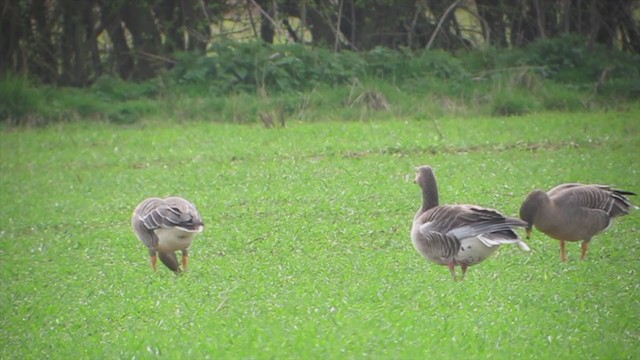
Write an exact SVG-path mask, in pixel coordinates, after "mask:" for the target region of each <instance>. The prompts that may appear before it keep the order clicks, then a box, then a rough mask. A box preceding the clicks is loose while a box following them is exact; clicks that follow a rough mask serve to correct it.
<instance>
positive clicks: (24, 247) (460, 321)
mask: <svg viewBox="0 0 640 360" xmlns="http://www.w3.org/2000/svg"><path fill="white" fill-rule="evenodd" d="M639 119H640V108H637V107H632V108H631V109H629V110H620V111H609V112H591V113H586V112H580V113H553V112H545V113H540V114H530V115H525V116H513V117H482V118H456V117H449V118H441V119H438V120H419V119H415V118H414V117H411V118H390V119H387V120H384V121H375V122H344V121H342V122H333V121H328V122H311V123H308V122H289V123H287V126H286V127H285V128H272V129H266V128H264V127H263V126H261V125H260V126H259V125H238V124H220V123H215V124H213V123H208V122H187V123H175V124H172V123H168V122H144V121H143V122H139V123H136V124H133V125H114V124H110V123H106V122H104V123H103V122H92V123H81V122H77V123H76V122H72V123H66V124H54V125H50V126H47V127H43V128H21V129H10V128H8V129H5V130H3V131H2V132H0V146H1V148H0V189H1V192H0V197H1V198H0V256H1V259H2V260H0V261H1V264H2V266H1V267H0V287H1V289H2V290H1V291H0V309H1V312H2V317H1V318H0V358H2V359H42V358H58V359H67V358H82V359H131V358H136V359H146V358H165V359H203V358H211V359H238V358H243V359H267V358H274V359H288V358H298V359H317V358H326V359H341V358H346V359H349V358H357V359H359V358H374V359H454V358H472V359H479V358H496V359H498V358H500V359H505V358H512V359H540V358H549V359H551V358H553V359H579V358H588V359H638V358H640V281H638V279H639V275H640V261H639V259H640V246H639V245H640V242H639V241H638V238H639V236H638V233H639V231H640V213H639V212H634V213H632V214H631V215H629V216H626V217H624V218H621V219H619V220H618V221H617V222H616V223H615V224H614V226H613V227H612V228H610V229H609V230H608V231H607V232H605V233H603V234H600V235H598V236H597V237H596V238H595V239H594V241H593V242H592V245H591V248H590V252H589V254H588V258H587V260H586V261H580V260H579V257H580V246H579V245H578V244H576V243H571V244H569V245H568V255H569V261H568V262H567V263H561V262H560V253H559V243H558V242H557V241H555V240H552V239H550V238H548V237H546V236H545V235H543V234H541V233H539V232H534V234H533V237H532V239H531V240H529V241H528V244H529V245H530V247H531V248H532V251H531V252H529V253H526V252H522V251H520V249H518V248H517V247H515V246H512V247H502V248H501V249H500V250H499V251H498V252H497V253H496V254H495V255H494V256H493V257H491V258H490V259H488V260H487V261H485V262H484V263H482V264H480V265H477V266H474V267H471V268H470V269H469V271H468V273H467V277H466V279H465V280H464V281H462V282H453V281H452V279H451V276H450V274H449V271H448V270H447V268H446V267H442V266H437V265H433V264H430V263H427V262H426V260H425V259H423V258H422V257H421V256H420V255H419V254H418V253H417V252H416V251H415V250H414V249H413V246H412V244H411V240H410V237H409V230H410V227H411V222H412V220H413V215H414V213H415V211H416V209H417V208H418V206H419V203H420V192H419V189H418V187H417V186H416V185H415V184H413V178H414V172H413V170H414V167H415V166H417V165H423V164H429V165H432V166H433V167H434V169H435V171H436V176H437V177H438V181H439V189H440V199H441V202H442V203H474V204H479V205H484V206H489V207H494V208H497V209H499V210H501V211H502V212H504V213H506V214H508V215H513V216H517V213H518V209H519V206H520V203H521V201H522V200H523V199H524V197H525V196H526V194H527V193H528V192H529V191H531V190H532V189H534V188H543V189H546V188H550V187H552V186H554V185H556V184H558V183H561V182H587V183H589V182H591V183H606V184H612V185H615V186H617V187H619V188H622V189H626V190H631V191H635V192H640V165H638V164H639V163H638V154H639V153H640V120H639ZM168 195H180V196H183V197H185V198H188V199H190V200H192V201H193V202H194V203H195V204H196V206H197V207H198V209H199V210H200V213H201V214H202V215H203V218H204V221H205V225H206V228H205V231H204V233H203V234H200V235H199V236H198V237H196V239H195V241H194V243H193V245H192V247H191V263H190V270H189V272H187V273H186V274H184V275H183V276H175V275H174V274H173V273H171V272H170V271H169V270H167V269H166V268H164V267H159V271H158V272H157V273H154V272H153V271H152V270H151V267H150V265H149V259H148V254H147V251H146V248H144V246H143V245H142V244H141V243H140V242H139V241H138V240H137V239H136V238H135V236H134V234H133V232H132V229H131V226H130V216H131V212H132V210H133V208H134V207H135V206H136V205H137V204H138V203H139V202H140V201H141V200H142V199H144V198H145V197H150V196H168ZM633 201H634V202H635V203H636V204H639V203H640V200H639V199H638V198H637V197H636V198H635V199H633ZM522 233H523V232H522ZM523 235H524V234H523Z"/></svg>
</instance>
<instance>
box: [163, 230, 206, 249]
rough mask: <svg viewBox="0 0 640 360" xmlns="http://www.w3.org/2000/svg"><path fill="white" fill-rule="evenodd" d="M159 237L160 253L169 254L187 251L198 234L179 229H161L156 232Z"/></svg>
mask: <svg viewBox="0 0 640 360" xmlns="http://www.w3.org/2000/svg"><path fill="white" fill-rule="evenodd" d="M155 233H156V236H157V237H158V249H157V250H158V251H162V252H169V251H177V250H182V249H186V248H188V247H189V245H191V241H192V240H193V237H194V236H195V235H196V233H193V232H188V231H184V230H180V229H177V228H160V229H156V230H155Z"/></svg>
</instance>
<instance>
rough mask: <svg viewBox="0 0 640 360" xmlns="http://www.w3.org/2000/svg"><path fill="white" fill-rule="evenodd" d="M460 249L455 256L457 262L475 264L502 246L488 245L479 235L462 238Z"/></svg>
mask: <svg viewBox="0 0 640 360" xmlns="http://www.w3.org/2000/svg"><path fill="white" fill-rule="evenodd" d="M460 244H461V246H460V251H458V254H457V255H456V256H454V257H453V259H454V260H455V261H456V262H457V263H464V264H467V265H475V264H477V263H480V262H482V261H483V260H484V259H486V258H488V257H489V256H490V255H491V254H493V253H494V252H495V251H496V250H498V248H499V247H500V246H497V245H496V246H491V247H489V246H487V245H485V244H483V243H482V241H480V240H479V239H478V238H477V237H471V238H466V239H462V241H461V242H460Z"/></svg>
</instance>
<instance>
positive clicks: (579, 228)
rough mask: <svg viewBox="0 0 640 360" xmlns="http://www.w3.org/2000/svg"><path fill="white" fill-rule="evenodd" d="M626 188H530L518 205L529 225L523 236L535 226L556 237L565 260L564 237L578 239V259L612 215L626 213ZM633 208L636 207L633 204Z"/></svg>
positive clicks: (610, 219)
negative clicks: (579, 245) (579, 243)
mask: <svg viewBox="0 0 640 360" xmlns="http://www.w3.org/2000/svg"><path fill="white" fill-rule="evenodd" d="M625 195H635V194H634V193H632V192H629V191H623V190H614V189H612V188H611V187H610V186H607V185H583V184H562V185H558V186H556V187H554V188H553V189H551V190H549V191H548V192H544V191H541V190H534V191H532V192H531V193H529V195H528V196H527V198H526V199H525V200H524V202H523V203H522V206H521V207H520V218H521V219H522V220H524V221H526V222H527V223H529V225H528V226H527V228H526V232H527V239H529V237H530V236H531V229H532V227H533V226H535V227H536V228H537V229H538V230H540V231H542V232H543V233H545V234H547V235H548V236H550V237H552V238H554V239H557V240H560V258H561V259H562V261H567V253H566V250H565V241H579V240H582V255H581V257H580V258H581V259H583V260H584V258H585V257H586V256H587V250H588V249H589V242H590V241H591V238H592V237H593V236H594V235H596V234H598V233H599V232H602V231H604V230H605V229H607V228H608V227H609V226H610V225H611V223H612V221H613V219H614V218H616V217H618V216H622V215H626V214H628V213H629V211H630V210H631V208H633V207H635V206H633V205H632V204H631V202H630V201H629V199H627V198H626V197H625ZM636 208H637V207H636Z"/></svg>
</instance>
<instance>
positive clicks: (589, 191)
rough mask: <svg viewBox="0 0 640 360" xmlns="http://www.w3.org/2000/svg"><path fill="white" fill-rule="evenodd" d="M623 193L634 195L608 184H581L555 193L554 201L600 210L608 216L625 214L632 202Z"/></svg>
mask: <svg viewBox="0 0 640 360" xmlns="http://www.w3.org/2000/svg"><path fill="white" fill-rule="evenodd" d="M625 195H635V194H634V193H632V192H630V191H624V190H615V189H612V188H611V187H610V186H608V185H597V184H596V185H583V186H580V187H572V188H570V190H569V191H567V192H563V193H556V195H555V197H556V199H557V200H556V201H558V202H566V203H573V204H577V205H578V206H580V207H583V208H587V209H593V210H602V211H604V212H605V213H606V214H607V216H608V217H610V218H614V217H617V216H621V215H626V214H628V213H629V212H630V210H631V208H633V207H634V206H633V204H632V203H631V201H629V199H628V198H627V197H626V196H625Z"/></svg>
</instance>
